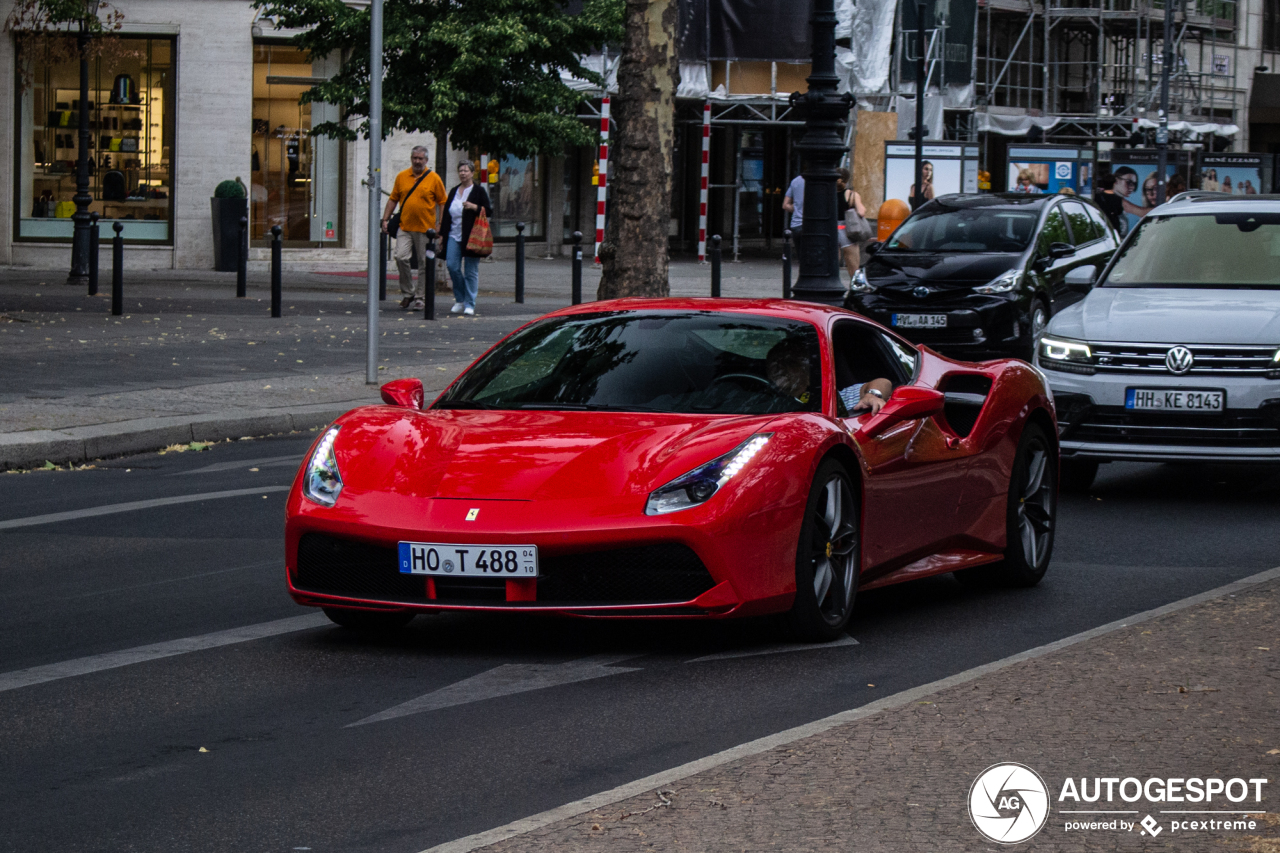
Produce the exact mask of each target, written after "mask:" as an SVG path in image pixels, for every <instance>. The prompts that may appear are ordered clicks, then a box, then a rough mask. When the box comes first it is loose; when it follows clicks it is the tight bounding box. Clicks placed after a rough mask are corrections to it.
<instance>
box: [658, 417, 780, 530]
mask: <svg viewBox="0 0 1280 853" xmlns="http://www.w3.org/2000/svg"><path fill="white" fill-rule="evenodd" d="M772 435H773V433H771V432H760V433H756V434H755V435H753V436H751V438H749V439H747V440H746V441H744V442H742V444H739V445H738V446H737V447H735V448H734V449H733V450H730V451H729V452H728V453H726V454H725V455H724V456H720V457H718V458H716V459H712V460H711V461H710V462H708V463H706V464H705V465H699V466H698V467H697V468H694V469H693V470H692V471H690V472H689V473H687V474H684V475H682V476H679V477H677V478H675V479H674V480H672V481H671V482H670V483H667V484H666V485H665V486H663V487H662V488H660V489H657V490H656V491H654V492H653V493H652V494H650V495H649V501H648V503H646V504H645V507H644V514H645V515H663V514H665V513H668V512H676V511H677V510H682V509H689V508H690V507H694V506H698V505H699V504H703V503H706V502H707V501H709V500H710V499H711V496H712V495H714V494H715V493H716V492H718V491H720V487H721V486H723V485H724V484H725V483H727V482H729V481H730V480H732V479H733V478H734V477H735V476H736V475H737V474H738V472H739V471H741V470H742V469H743V468H745V467H746V466H747V463H749V462H750V461H751V460H752V458H754V457H755V455H756V454H757V453H759V452H760V451H761V450H762V449H763V448H764V446H765V445H766V444H768V443H769V438H770V437H771V436H772Z"/></svg>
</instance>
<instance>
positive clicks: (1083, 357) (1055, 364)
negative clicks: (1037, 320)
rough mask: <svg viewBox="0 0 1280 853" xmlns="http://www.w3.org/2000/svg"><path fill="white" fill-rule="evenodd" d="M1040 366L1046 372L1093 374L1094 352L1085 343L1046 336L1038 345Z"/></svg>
mask: <svg viewBox="0 0 1280 853" xmlns="http://www.w3.org/2000/svg"><path fill="white" fill-rule="evenodd" d="M1036 348H1037V350H1038V352H1039V355H1040V358H1039V362H1040V366H1041V367H1043V368H1044V369H1046V370H1062V371H1066V372H1067V373H1086V374H1091V373H1093V372H1094V371H1095V368H1094V360H1093V351H1092V350H1091V349H1089V345H1088V344H1087V343H1085V342H1084V341H1073V340H1070V339H1069V338H1058V337H1051V336H1049V335H1046V336H1044V337H1042V338H1041V339H1040V343H1038V344H1037V345H1036Z"/></svg>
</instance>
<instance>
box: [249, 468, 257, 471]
mask: <svg viewBox="0 0 1280 853" xmlns="http://www.w3.org/2000/svg"><path fill="white" fill-rule="evenodd" d="M249 470H250V471H257V470H258V469H257V468H250V469H249Z"/></svg>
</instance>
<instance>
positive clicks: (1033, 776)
mask: <svg viewBox="0 0 1280 853" xmlns="http://www.w3.org/2000/svg"><path fill="white" fill-rule="evenodd" d="M969 817H970V818H971V819H972V820H973V825H974V826H975V827H977V829H978V832H981V833H982V834H983V835H985V836H986V837H987V838H988V839H990V840H992V841H995V842H997V843H1000V844H1017V843H1019V842H1021V841H1026V840H1027V839H1028V838H1030V837H1031V836H1033V835H1035V834H1036V833H1037V832H1039V831H1040V830H1041V829H1042V828H1043V827H1044V824H1045V821H1047V820H1048V819H1049V790H1048V788H1046V787H1045V784H1044V780H1043V779H1041V778H1040V774H1039V773H1037V772H1036V771H1034V770H1032V769H1031V768H1030V767H1027V766H1026V765H1023V764H1013V763H1011V762H1010V763H1005V764H993V765H991V766H990V767H988V768H987V769H986V770H983V771H982V773H981V774H979V775H978V778H977V779H974V780H973V787H972V788H970V789H969Z"/></svg>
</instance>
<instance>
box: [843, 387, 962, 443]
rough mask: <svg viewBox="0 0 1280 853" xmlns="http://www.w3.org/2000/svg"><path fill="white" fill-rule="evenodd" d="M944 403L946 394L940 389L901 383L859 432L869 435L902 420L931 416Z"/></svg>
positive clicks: (936, 412) (945, 402) (939, 410)
mask: <svg viewBox="0 0 1280 853" xmlns="http://www.w3.org/2000/svg"><path fill="white" fill-rule="evenodd" d="M946 404H947V398H946V395H945V394H943V393H942V392H941V391H935V390H933V389H932V388H917V387H916V386H914V385H903V386H901V387H899V388H896V389H894V392H893V393H892V394H890V395H889V399H888V400H886V401H885V404H884V406H883V407H882V408H881V409H880V413H879V414H877V415H876V416H875V417H874V418H871V419H870V420H869V421H868V422H867V424H866V426H864V427H863V428H862V429H861V430H860V432H862V433H863V434H865V435H869V436H871V435H876V434H877V433H881V432H884V431H885V430H886V429H888V428H889V427H891V426H893V425H894V424H897V423H901V422H902V421H914V420H920V419H921V418H928V417H932V416H933V415H938V414H941V413H942V410H943V407H945V406H946Z"/></svg>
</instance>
